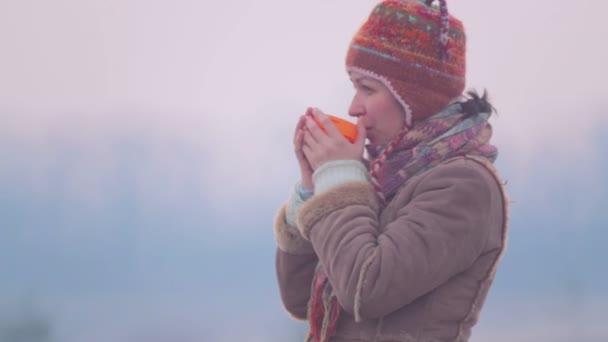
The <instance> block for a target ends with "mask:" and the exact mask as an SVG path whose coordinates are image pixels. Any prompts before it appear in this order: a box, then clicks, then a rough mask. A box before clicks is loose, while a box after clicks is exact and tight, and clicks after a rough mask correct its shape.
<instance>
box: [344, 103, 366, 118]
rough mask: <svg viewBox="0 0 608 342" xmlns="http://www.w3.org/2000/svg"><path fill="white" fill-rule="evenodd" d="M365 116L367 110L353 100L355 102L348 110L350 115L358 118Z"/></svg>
mask: <svg viewBox="0 0 608 342" xmlns="http://www.w3.org/2000/svg"><path fill="white" fill-rule="evenodd" d="M363 114H365V108H363V106H362V105H361V104H359V103H357V101H356V100H355V99H353V101H352V102H351V103H350V107H349V108H348V115H350V116H352V117H355V118H358V117H360V116H361V115H363Z"/></svg>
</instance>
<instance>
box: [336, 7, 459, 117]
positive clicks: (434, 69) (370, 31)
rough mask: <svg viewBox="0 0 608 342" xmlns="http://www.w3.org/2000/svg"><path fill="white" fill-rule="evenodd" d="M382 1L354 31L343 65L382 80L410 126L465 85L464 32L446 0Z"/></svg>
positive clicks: (434, 110) (437, 108)
mask: <svg viewBox="0 0 608 342" xmlns="http://www.w3.org/2000/svg"><path fill="white" fill-rule="evenodd" d="M433 2H434V1H433V0H384V1H382V2H381V3H379V4H378V5H377V6H376V7H375V8H374V9H373V10H372V13H371V14H370V15H369V18H368V19H367V21H366V22H365V23H364V24H363V26H362V27H361V28H360V29H359V31H358V32H357V33H356V34H355V36H354V37H353V39H352V42H351V44H350V47H349V49H348V53H347V56H346V69H347V71H348V72H349V73H350V72H351V71H357V72H360V73H362V74H363V75H365V76H369V77H372V78H374V79H377V80H379V81H381V82H382V83H384V85H385V86H387V88H388V89H389V90H390V91H391V92H392V93H393V95H394V96H395V98H396V99H397V101H398V102H399V103H400V104H401V105H402V106H403V108H404V110H405V113H406V118H405V122H406V125H407V126H408V127H411V126H412V125H413V121H418V120H423V119H425V118H427V117H429V116H431V115H433V114H435V113H437V112H439V111H441V110H442V109H443V108H445V107H446V106H447V105H448V104H449V103H450V102H451V101H452V100H454V99H456V98H458V97H459V96H460V95H461V94H462V92H463V91H464V87H465V81H466V80H465V71H466V36H465V33H464V28H463V25H462V23H461V22H460V20H458V19H456V18H454V17H453V16H451V15H449V14H448V10H447V3H446V0H439V1H438V2H439V6H436V5H433Z"/></svg>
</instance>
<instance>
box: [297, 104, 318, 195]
mask: <svg viewBox="0 0 608 342" xmlns="http://www.w3.org/2000/svg"><path fill="white" fill-rule="evenodd" d="M309 113H312V109H311V108H308V110H307V111H306V115H302V116H300V120H299V121H298V124H297V125H296V130H295V132H294V134H293V145H294V148H295V152H296V158H297V159H298V163H299V164H300V173H301V174H302V178H301V181H300V183H301V185H302V188H304V189H306V190H314V184H313V183H312V174H313V172H314V170H313V169H312V166H311V165H310V163H309V162H308V160H307V159H306V156H305V155H304V151H303V149H302V148H303V146H304V131H305V129H306V116H307V115H309Z"/></svg>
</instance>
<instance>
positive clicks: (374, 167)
mask: <svg viewBox="0 0 608 342" xmlns="http://www.w3.org/2000/svg"><path fill="white" fill-rule="evenodd" d="M489 117H490V113H479V114H476V115H467V114H464V113H463V110H462V106H461V103H454V104H452V105H450V106H448V107H447V108H446V109H444V110H443V111H441V112H439V113H437V114H435V115H433V116H431V117H429V118H428V119H426V120H424V121H420V122H417V123H416V124H415V125H414V126H413V127H412V128H411V129H408V128H405V129H404V130H402V131H401V132H400V133H399V134H398V135H397V136H396V137H395V138H394V139H393V141H392V142H391V143H390V144H388V145H374V144H369V145H367V146H366V149H367V153H368V157H369V160H370V161H371V163H370V167H369V168H370V171H369V172H370V178H371V182H372V184H373V186H374V188H375V189H376V192H377V194H378V197H379V198H380V200H381V203H382V204H383V205H386V203H387V202H388V201H390V200H391V199H392V198H393V196H394V195H395V194H396V193H397V190H398V189H399V187H401V186H402V185H403V184H404V183H405V182H407V181H408V180H409V179H411V178H412V177H414V176H416V175H418V174H420V173H422V172H424V171H426V170H428V169H430V168H432V167H434V166H436V165H438V164H440V163H442V162H444V161H446V160H448V159H450V158H453V157H457V156H464V155H475V156H480V157H484V158H487V159H488V160H489V161H491V162H494V160H495V159H496V157H497V155H498V151H497V149H496V148H495V147H494V146H492V145H490V144H489V141H490V138H491V136H492V126H491V125H490V123H489V122H488V119H489ZM339 315H340V307H339V303H338V301H337V297H336V295H335V292H334V290H333V288H332V286H331V284H330V283H329V281H328V279H327V275H326V273H325V272H324V270H323V267H322V266H321V265H320V264H319V266H318V267H317V269H316V271H315V275H314V278H313V282H312V289H311V299H310V302H309V308H308V318H309V322H310V332H309V335H308V338H307V340H306V341H310V342H327V341H329V338H330V337H331V336H332V335H333V334H334V332H335V329H336V324H337V322H338V318H339Z"/></svg>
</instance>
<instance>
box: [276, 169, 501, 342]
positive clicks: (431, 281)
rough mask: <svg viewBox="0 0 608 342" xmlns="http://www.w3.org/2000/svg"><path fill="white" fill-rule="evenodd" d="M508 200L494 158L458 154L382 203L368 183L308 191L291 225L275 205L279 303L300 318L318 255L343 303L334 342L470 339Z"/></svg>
mask: <svg viewBox="0 0 608 342" xmlns="http://www.w3.org/2000/svg"><path fill="white" fill-rule="evenodd" d="M507 207H508V202H507V199H506V195H505V192H504V190H503V186H502V182H501V181H500V179H499V178H498V176H497V174H496V172H495V170H494V167H493V166H492V165H491V164H490V163H488V162H485V161H484V160H481V159H478V158H475V157H458V158H454V159H451V160H448V161H446V162H444V163H442V164H440V165H438V166H436V167H434V168H432V169H430V170H428V171H426V172H424V173H422V174H421V175H419V176H416V177H414V178H412V179H411V180H409V181H408V182H406V184H404V185H403V186H402V187H401V188H400V189H399V191H398V192H397V194H396V195H395V197H394V199H393V200H392V201H391V202H390V203H388V205H387V206H386V207H385V208H384V209H383V210H380V209H379V206H378V203H377V197H376V194H375V193H374V191H373V188H372V187H371V186H370V184H369V183H367V182H351V183H347V184H343V185H339V186H336V187H334V188H332V189H330V190H329V191H327V192H325V193H322V194H319V195H315V196H314V197H313V198H311V199H310V200H308V201H307V202H306V203H305V204H304V206H303V207H302V208H301V209H300V210H299V211H298V220H297V222H298V228H296V227H294V226H290V225H288V224H287V223H286V222H285V208H282V209H281V210H280V211H279V214H278V215H277V219H276V222H275V236H276V239H277V243H278V246H279V248H278V249H277V254H276V271H277V277H278V282H279V288H280V292H281V298H282V300H283V303H284V305H285V308H286V309H287V311H288V312H289V313H291V314H292V315H293V316H294V317H296V318H299V319H306V317H307V308H308V301H309V298H310V289H311V281H312V277H313V273H314V269H315V267H316V264H317V262H321V264H322V265H323V267H324V269H325V271H326V273H327V275H328V278H329V280H330V283H331V285H332V287H333V289H334V290H335V292H336V294H337V297H338V301H339V303H340V306H341V308H342V312H341V315H340V319H339V321H338V326H337V330H336V333H335V335H334V337H333V338H332V339H331V341H332V342H355V341H357V342H362V341H378V342H388V341H400V342H405V341H458V342H460V341H467V340H468V338H469V336H470V334H471V328H472V327H473V325H474V324H475V323H476V322H477V319H478V316H479V312H480V310H481V307H482V305H483V302H484V300H485V298H486V296H487V293H488V289H489V287H490V285H491V284H492V281H493V279H494V275H495V272H496V269H497V266H498V262H499V259H500V257H501V255H502V253H503V251H504V248H505V245H506V235H507Z"/></svg>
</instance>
